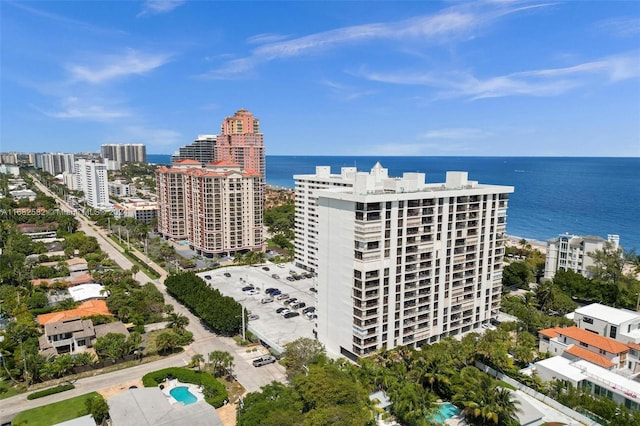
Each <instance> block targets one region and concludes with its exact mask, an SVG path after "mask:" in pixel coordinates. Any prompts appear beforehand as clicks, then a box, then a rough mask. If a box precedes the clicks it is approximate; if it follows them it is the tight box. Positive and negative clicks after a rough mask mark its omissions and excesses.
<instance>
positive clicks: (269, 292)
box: [264, 287, 277, 294]
mask: <svg viewBox="0 0 640 426" xmlns="http://www.w3.org/2000/svg"><path fill="white" fill-rule="evenodd" d="M275 290H277V288H273V287H269V288H268V289H266V290H265V291H264V292H265V293H267V294H271V292H272V291H275Z"/></svg>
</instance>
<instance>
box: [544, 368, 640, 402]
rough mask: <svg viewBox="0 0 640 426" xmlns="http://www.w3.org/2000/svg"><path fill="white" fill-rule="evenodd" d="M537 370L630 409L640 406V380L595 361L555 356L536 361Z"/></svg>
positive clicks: (551, 379)
mask: <svg viewBox="0 0 640 426" xmlns="http://www.w3.org/2000/svg"><path fill="white" fill-rule="evenodd" d="M535 371H536V374H537V375H538V377H540V379H542V380H543V381H546V382H549V381H553V380H562V381H563V382H566V383H570V384H572V385H573V386H574V387H576V388H581V389H585V390H587V391H589V392H590V393H592V394H593V395H599V396H603V397H606V398H609V399H611V400H613V401H614V402H616V403H618V404H622V405H624V406H625V407H626V408H627V409H629V410H640V383H639V382H637V381H635V380H633V379H631V378H629V377H625V376H623V375H620V374H617V373H616V372H615V371H612V370H609V369H607V368H603V367H600V366H598V365H596V364H594V363H592V362H589V361H586V360H583V359H581V360H571V359H568V358H565V357H563V356H554V357H551V358H548V359H545V360H542V361H538V362H536V364H535Z"/></svg>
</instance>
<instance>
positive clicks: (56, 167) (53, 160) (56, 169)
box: [40, 152, 75, 176]
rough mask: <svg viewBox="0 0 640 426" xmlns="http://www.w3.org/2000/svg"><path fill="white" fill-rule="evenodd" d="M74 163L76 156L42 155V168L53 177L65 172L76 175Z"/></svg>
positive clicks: (60, 154)
mask: <svg viewBox="0 0 640 426" xmlns="http://www.w3.org/2000/svg"><path fill="white" fill-rule="evenodd" d="M74 163H75V155H74V154H62V153H59V152H57V153H48V154H42V157H41V167H40V168H42V170H44V171H45V172H49V173H50V174H51V175H52V176H56V175H59V174H61V173H63V172H69V173H74V172H75V169H74Z"/></svg>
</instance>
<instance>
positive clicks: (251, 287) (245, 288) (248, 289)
mask: <svg viewBox="0 0 640 426" xmlns="http://www.w3.org/2000/svg"><path fill="white" fill-rule="evenodd" d="M253 288H254V287H253V286H252V285H248V286H246V287H242V291H250V290H253Z"/></svg>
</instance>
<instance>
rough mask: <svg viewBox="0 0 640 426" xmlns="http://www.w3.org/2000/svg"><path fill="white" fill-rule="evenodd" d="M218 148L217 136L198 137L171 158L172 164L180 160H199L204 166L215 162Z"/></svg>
mask: <svg viewBox="0 0 640 426" xmlns="http://www.w3.org/2000/svg"><path fill="white" fill-rule="evenodd" d="M215 146H216V135H198V138H197V139H196V140H195V141H193V143H192V144H190V145H186V146H183V147H181V148H180V149H179V150H178V151H177V152H176V153H175V154H173V156H172V157H171V162H172V163H175V162H176V161H179V160H197V161H199V162H201V163H202V164H207V163H212V162H214V161H215V157H214V151H215Z"/></svg>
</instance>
